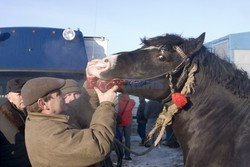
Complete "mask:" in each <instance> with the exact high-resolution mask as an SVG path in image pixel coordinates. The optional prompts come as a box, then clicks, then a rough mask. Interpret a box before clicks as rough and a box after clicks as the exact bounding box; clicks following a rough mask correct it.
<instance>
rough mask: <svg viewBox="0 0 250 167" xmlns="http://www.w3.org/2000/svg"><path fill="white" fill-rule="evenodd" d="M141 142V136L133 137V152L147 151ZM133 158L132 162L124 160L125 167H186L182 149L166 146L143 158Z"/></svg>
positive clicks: (132, 156) (133, 156) (155, 149)
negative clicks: (140, 144)
mask: <svg viewBox="0 0 250 167" xmlns="http://www.w3.org/2000/svg"><path fill="white" fill-rule="evenodd" d="M139 141H140V139H139V136H131V150H133V151H136V152H142V151H144V150H146V149H147V148H145V147H144V146H139ZM112 154H113V153H112ZM112 154H111V155H112ZM114 156H115V154H114ZM131 158H132V161H126V160H123V167H146V166H148V167H184V165H183V156H182V151H181V149H180V148H169V147H166V146H164V145H161V146H160V147H157V148H154V149H153V150H152V151H151V152H149V153H148V154H146V155H143V156H135V155H133V154H131Z"/></svg>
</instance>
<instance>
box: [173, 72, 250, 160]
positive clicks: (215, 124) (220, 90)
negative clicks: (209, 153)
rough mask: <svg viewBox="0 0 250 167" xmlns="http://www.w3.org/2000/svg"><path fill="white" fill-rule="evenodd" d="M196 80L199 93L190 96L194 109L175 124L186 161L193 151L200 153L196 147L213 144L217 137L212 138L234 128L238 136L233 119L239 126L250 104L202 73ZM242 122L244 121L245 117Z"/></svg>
mask: <svg viewBox="0 0 250 167" xmlns="http://www.w3.org/2000/svg"><path fill="white" fill-rule="evenodd" d="M195 78H196V86H195V88H194V89H195V92H194V93H193V94H191V95H188V97H189V100H190V102H189V103H190V106H187V108H188V109H186V110H182V111H181V112H180V113H179V114H177V115H176V117H175V119H174V123H173V129H174V132H175V134H176V137H177V139H178V140H179V142H180V144H181V146H182V149H183V151H184V158H185V157H186V156H187V154H188V153H189V152H190V150H196V149H198V148H194V147H196V144H197V145H199V147H200V149H202V148H206V147H207V146H208V145H211V144H213V143H211V141H213V140H214V137H215V135H211V134H220V133H222V132H223V131H224V130H226V128H225V127H229V128H232V129H231V132H234V130H236V128H237V125H235V124H233V123H232V121H233V119H234V118H237V119H238V121H237V122H241V121H239V117H240V116H239V115H244V114H240V113H243V112H246V111H245V110H241V109H242V106H247V105H248V104H250V101H249V100H248V99H243V98H240V97H239V96H238V95H234V94H233V93H232V92H231V91H230V90H228V89H226V88H225V86H223V85H221V84H218V83H217V81H215V80H212V79H211V78H209V77H208V76H206V73H203V72H202V71H200V72H199V73H197V74H196V76H195ZM240 108H241V109H240ZM240 119H241V120H243V119H244V117H241V118H240ZM231 135H232V134H230V133H226V132H225V134H224V137H225V136H227V137H228V138H231V137H232V136H231ZM216 137H217V136H216ZM218 140H219V139H218ZM191 143H196V144H191Z"/></svg>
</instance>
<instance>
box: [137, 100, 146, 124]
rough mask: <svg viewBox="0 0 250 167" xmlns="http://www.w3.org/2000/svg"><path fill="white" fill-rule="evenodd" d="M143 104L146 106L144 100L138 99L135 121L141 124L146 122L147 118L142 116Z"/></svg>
mask: <svg viewBox="0 0 250 167" xmlns="http://www.w3.org/2000/svg"><path fill="white" fill-rule="evenodd" d="M145 106H146V101H145V100H140V104H139V106H138V109H137V113H136V118H137V123H141V124H145V123H147V119H146V118H145V116H144V110H145Z"/></svg>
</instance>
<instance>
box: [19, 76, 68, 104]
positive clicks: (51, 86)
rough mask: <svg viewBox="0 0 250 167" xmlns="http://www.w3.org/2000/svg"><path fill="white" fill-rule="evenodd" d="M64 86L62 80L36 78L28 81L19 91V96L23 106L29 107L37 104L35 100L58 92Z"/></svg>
mask: <svg viewBox="0 0 250 167" xmlns="http://www.w3.org/2000/svg"><path fill="white" fill-rule="evenodd" d="M64 84H65V80H64V79H59V78H52V77H38V78H34V79H30V80H28V81H27V82H26V83H25V84H24V86H23V87H22V90H21V96H22V98H23V103H24V105H25V106H29V105H31V104H34V103H35V102H37V100H38V99H39V98H41V97H44V96H45V95H47V94H49V93H51V92H53V91H55V90H59V89H60V88H61V87H63V86H64Z"/></svg>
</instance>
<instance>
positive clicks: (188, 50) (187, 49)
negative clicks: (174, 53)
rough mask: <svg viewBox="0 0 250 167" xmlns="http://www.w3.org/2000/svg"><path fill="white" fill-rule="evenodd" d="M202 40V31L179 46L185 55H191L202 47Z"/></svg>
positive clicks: (203, 36)
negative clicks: (196, 36)
mask: <svg viewBox="0 0 250 167" xmlns="http://www.w3.org/2000/svg"><path fill="white" fill-rule="evenodd" d="M204 40H205V32H204V33H202V34H201V35H200V36H199V37H198V38H195V39H191V40H189V41H188V42H185V43H184V44H182V45H181V46H180V47H181V48H182V49H183V51H184V53H185V54H186V55H189V56H191V55H192V54H194V53H195V52H197V51H198V50H199V49H200V48H201V47H202V45H203V42H204Z"/></svg>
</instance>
